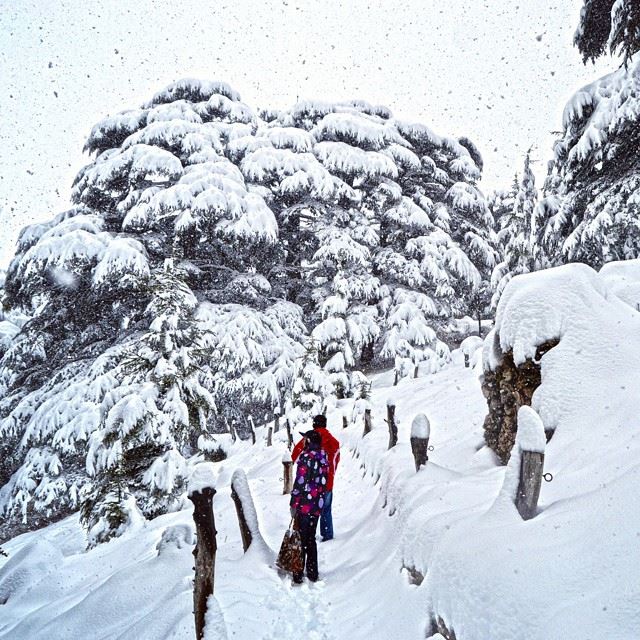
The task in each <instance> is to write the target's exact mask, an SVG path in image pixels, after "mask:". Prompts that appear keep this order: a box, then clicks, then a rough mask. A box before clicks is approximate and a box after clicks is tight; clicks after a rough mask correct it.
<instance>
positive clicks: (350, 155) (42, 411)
mask: <svg viewBox="0 0 640 640" xmlns="http://www.w3.org/2000/svg"><path fill="white" fill-rule="evenodd" d="M85 149H86V151H87V152H89V153H90V154H92V160H91V162H89V164H87V166H86V167H84V168H83V169H82V170H81V171H80V172H79V174H78V176H77V178H76V180H75V182H74V188H73V193H72V198H73V205H74V206H73V207H72V208H71V209H69V210H68V211H65V212H62V213H60V214H59V215H57V216H56V217H55V218H53V219H52V220H51V221H49V222H46V223H43V224H36V225H31V226H30V227H27V228H25V229H24V230H23V231H22V233H21V235H20V238H19V242H18V248H17V253H16V256H15V257H14V259H13V261H12V262H11V265H10V267H9V270H8V273H7V280H6V296H5V297H6V301H7V304H8V308H9V310H10V312H12V311H14V310H16V309H25V310H28V313H29V314H32V315H33V317H32V318H31V319H30V320H29V322H28V323H27V324H25V326H24V327H22V330H21V332H20V333H19V334H17V335H16V336H15V338H14V339H13V340H12V341H11V344H10V346H9V347H8V349H7V351H6V353H5V354H4V356H3V358H2V360H1V361H0V389H2V394H1V395H0V441H1V442H2V443H3V445H2V446H3V447H7V452H8V455H7V457H5V458H3V459H2V460H1V461H0V482H1V485H2V489H1V490H0V509H2V513H3V515H4V516H5V518H8V520H6V521H7V522H10V523H11V524H10V525H9V526H15V524H16V523H17V522H18V521H19V522H22V523H25V522H26V523H27V524H22V525H20V526H25V527H27V526H33V525H37V524H39V523H44V522H46V521H47V520H51V519H53V518H55V517H58V516H60V515H62V514H64V513H67V512H68V511H69V510H72V509H76V508H77V507H78V503H79V500H80V497H79V496H80V495H81V496H82V499H84V498H85V497H86V496H89V497H90V498H88V499H94V498H95V499H100V500H102V498H96V495H97V493H96V492H99V491H103V497H104V496H106V495H107V494H108V491H110V492H111V493H110V494H109V495H111V497H112V496H113V491H112V488H113V487H116V488H117V487H120V490H119V494H118V502H117V506H116V511H115V512H114V513H115V515H114V518H113V522H112V523H111V524H109V517H110V516H109V512H107V511H103V512H101V513H100V514H99V515H98V517H99V518H101V520H100V522H101V523H104V522H107V524H108V527H106V528H101V527H103V524H100V523H99V522H97V521H96V522H94V521H91V522H90V526H92V527H94V532H95V537H96V539H99V538H100V537H101V536H102V533H101V532H102V531H108V532H112V531H113V530H114V525H117V524H118V519H120V520H122V519H123V518H125V516H126V518H127V519H128V520H129V521H130V520H131V519H132V518H135V517H136V514H137V513H138V512H140V513H142V514H143V515H153V514H154V513H156V512H159V511H161V510H163V509H167V508H170V505H171V504H172V503H173V501H174V500H175V498H176V495H177V493H178V492H179V490H180V486H181V479H180V478H181V477H182V476H181V474H182V470H181V467H180V465H181V464H182V462H181V461H180V459H179V458H177V457H176V455H174V453H172V452H178V453H179V454H180V455H181V456H182V457H183V458H185V456H187V455H188V454H189V452H193V451H195V450H197V449H201V450H202V451H203V452H209V451H213V450H214V449H215V443H212V441H211V439H212V438H214V437H215V436H212V434H215V433H219V432H222V431H225V430H227V429H229V428H235V431H236V432H237V433H238V434H239V435H240V436H241V437H248V435H249V423H250V419H251V421H252V422H253V423H255V424H256V425H257V424H261V423H263V422H268V421H270V420H271V419H273V417H274V411H275V409H276V408H277V407H283V406H285V405H286V403H289V402H290V401H291V398H292V396H293V395H294V390H293V383H294V380H295V379H296V377H295V369H296V367H299V366H301V365H300V363H301V362H302V361H303V360H301V359H302V358H303V356H304V354H305V348H304V344H305V341H306V339H307V338H308V336H309V335H312V336H313V338H314V341H315V343H316V347H317V350H318V366H319V367H320V369H321V370H322V371H323V375H324V376H326V379H327V380H329V381H330V382H331V388H328V387H325V386H322V387H321V393H320V394H319V395H320V396H322V395H324V394H331V395H343V394H349V393H352V392H354V391H356V390H357V388H358V385H357V384H356V382H357V381H358V380H359V375H358V374H357V370H358V368H359V367H365V366H367V365H368V364H369V363H370V362H371V361H372V360H373V359H374V358H382V357H384V358H389V359H391V360H397V361H398V366H399V367H402V368H403V370H404V369H405V368H407V367H405V365H406V364H407V363H411V365H413V367H414V370H415V366H416V365H417V364H418V363H419V362H421V361H422V360H425V359H430V360H432V364H434V366H435V363H439V362H442V361H443V359H446V348H445V347H444V344H443V343H442V342H439V340H438V336H437V334H438V331H440V327H442V326H445V325H446V324H447V323H446V318H447V316H449V315H452V314H457V313H459V312H462V313H466V312H467V311H468V309H469V307H470V306H471V305H472V304H473V299H474V298H473V296H474V295H475V294H476V292H477V291H478V290H479V289H480V287H481V286H482V283H483V282H484V281H485V280H486V278H487V274H488V270H489V269H490V267H491V265H492V261H493V249H492V246H491V242H490V230H491V227H492V224H491V215H490V213H489V211H488V209H487V206H486V203H485V200H484V197H483V196H482V194H481V193H480V192H479V191H478V189H477V187H476V182H477V180H478V178H479V176H480V165H481V164H482V160H481V157H480V154H479V153H478V151H477V149H476V148H475V147H474V145H473V144H472V143H471V142H470V141H469V140H468V139H461V140H460V141H458V140H455V139H453V138H448V137H441V136H437V135H436V134H434V133H433V132H432V131H431V130H430V129H429V128H428V127H426V126H424V125H422V124H417V123H407V122H402V121H399V120H396V119H394V118H393V117H392V115H391V113H390V112H389V110H388V109H386V108H385V107H379V106H373V105H370V104H367V103H365V102H361V101H352V102H345V103H321V102H302V103H299V104H297V105H295V106H294V107H292V108H291V109H289V110H285V111H264V112H262V113H261V114H260V115H258V114H256V113H255V112H254V111H253V110H252V109H250V108H249V107H248V106H247V105H246V104H244V103H243V102H242V101H241V100H240V97H239V96H238V94H237V93H236V92H235V91H234V90H233V89H231V88H230V87H229V86H228V85H226V84H224V83H220V82H201V81H196V80H182V81H178V82H175V83H173V84H171V85H170V86H168V87H167V88H166V89H164V90H162V91H160V92H159V93H157V94H156V95H155V96H153V98H152V99H151V100H150V101H149V102H147V103H146V104H144V105H143V106H142V107H141V108H139V109H133V110H129V111H125V112H122V113H118V114H115V115H113V116H109V117H107V118H105V119H104V120H102V121H101V122H99V123H98V124H97V125H96V126H95V127H94V128H93V130H92V131H91V134H90V136H89V138H88V140H87V143H86V146H85ZM168 258H170V259H172V260H173V264H174V268H175V270H176V273H180V280H181V282H182V284H183V286H184V287H185V291H190V292H191V293H192V294H193V296H194V297H195V300H197V302H198V305H197V306H196V307H195V308H193V309H191V308H190V307H189V306H188V305H187V306H186V307H185V309H184V313H185V314H187V315H189V314H192V316H193V317H192V320H190V322H191V321H193V322H195V323H196V325H197V326H198V327H199V329H198V331H200V332H201V333H202V335H201V336H200V337H201V343H202V346H203V348H204V351H205V353H208V357H207V358H205V361H204V362H202V364H201V366H202V369H203V370H204V371H205V372H206V376H207V379H208V380H209V381H210V386H207V389H208V390H209V391H210V393H211V396H212V399H213V402H214V403H215V406H216V410H213V411H209V413H208V416H207V418H206V430H205V431H203V430H202V420H201V419H200V418H199V421H198V422H197V423H196V422H194V421H193V420H192V418H191V414H189V416H190V417H189V427H188V430H189V431H190V435H189V437H188V438H187V441H186V442H187V444H185V441H184V437H183V435H184V434H183V435H182V436H179V435H178V434H177V432H175V431H171V432H168V431H166V430H165V431H163V430H161V429H160V426H159V425H160V424H164V422H163V421H164V420H165V419H164V418H160V417H159V414H157V413H156V410H155V409H154V408H153V407H154V405H155V406H156V408H157V409H158V411H159V412H160V414H162V412H163V409H162V407H159V405H158V403H162V402H164V395H163V394H164V391H163V390H162V389H161V388H160V387H159V386H158V384H157V383H156V382H155V381H154V380H153V379H151V378H152V375H151V373H149V372H147V373H146V374H144V376H143V374H142V373H140V374H139V377H138V378H132V377H131V376H132V374H131V373H130V372H128V371H126V370H125V368H124V367H125V365H124V364H123V359H124V361H128V360H127V356H126V354H127V353H129V352H130V349H134V350H135V349H136V347H135V345H136V344H139V343H140V340H141V339H142V336H146V335H149V332H150V331H151V333H153V332H154V331H155V330H156V329H155V328H152V327H151V324H150V317H149V309H150V308H151V307H150V305H152V304H153V301H154V300H155V296H156V293H154V291H156V290H157V286H156V284H155V283H156V282H157V277H158V274H160V273H162V272H163V265H164V262H165V260H166V259H168ZM181 317H182V316H181ZM185 317H186V316H185ZM154 326H155V325H154ZM194 344H195V343H194ZM198 344H200V341H199V342H198ZM185 348H186V347H185ZM381 354H384V355H381ZM434 354H435V355H434ZM409 368H410V367H409ZM180 375H186V373H185V372H183V373H181V374H180ZM145 376H146V377H145ZM354 381H356V382H354ZM354 385H355V386H354ZM131 394H133V396H135V397H136V398H138V400H136V403H137V405H136V406H138V408H139V409H140V413H139V414H135V415H138V416H139V419H140V421H141V422H140V424H138V422H137V421H136V422H135V424H134V423H133V422H127V420H124V419H123V420H122V421H119V419H117V418H116V417H115V414H114V417H113V418H112V419H111V418H109V419H108V420H107V418H108V411H109V410H111V409H112V408H113V407H115V406H116V405H115V404H113V405H112V404H110V403H113V402H114V399H117V400H115V402H117V401H119V400H121V399H122V400H123V401H124V398H126V397H128V395H131ZM180 397H181V400H182V401H183V402H186V400H185V396H184V395H182V396H180ZM328 401H329V402H330V398H324V403H323V404H325V405H326V403H327V402H328ZM132 402H133V399H132ZM186 404H187V405H188V402H186ZM158 407H159V408H158ZM132 415H134V414H132ZM163 415H164V414H163ZM156 420H159V421H160V422H156ZM176 428H177V427H176ZM148 429H150V430H151V431H153V433H154V434H155V435H156V436H157V438H158V440H157V446H158V447H159V448H158V449H156V450H153V451H151V452H149V451H147V450H146V449H145V448H144V447H146V446H147V444H149V443H148V442H146V440H145V444H144V447H143V449H141V450H140V453H141V455H142V454H143V458H144V460H145V461H149V460H152V458H153V460H156V459H158V458H163V456H165V455H170V458H169V459H167V460H165V463H164V464H165V466H166V467H167V468H169V467H170V466H171V465H174V466H173V467H171V468H172V469H173V470H174V472H172V473H174V475H173V476H172V477H173V478H174V480H175V482H174V484H170V483H168V482H167V483H164V484H162V487H164V488H163V489H162V492H163V495H159V496H155V495H153V496H152V495H151V494H150V497H149V502H148V503H145V502H144V501H140V500H139V496H140V492H141V491H142V489H141V487H142V486H143V485H144V482H145V477H146V476H145V473H144V472H142V471H141V470H142V467H140V468H138V467H137V466H136V468H135V469H133V468H132V467H129V466H127V465H128V464H129V462H128V459H127V456H130V458H129V459H131V460H134V459H136V456H137V446H138V445H137V444H136V443H137V442H138V440H137V438H142V439H145V438H146V435H145V434H146V433H147V432H148V431H147V430H148ZM194 429H195V432H194V431H193V430H194ZM125 432H126V434H130V435H131V438H130V441H127V443H126V444H125V445H124V448H123V449H122V451H120V450H119V449H118V450H117V451H116V449H117V447H116V449H113V455H111V453H109V455H111V458H109V455H107V453H104V452H111V448H110V447H111V445H112V444H113V443H114V442H116V440H117V438H116V436H117V435H118V434H120V435H123V436H124V435H125ZM96 443H97V444H96ZM174 443H175V444H174ZM198 443H200V445H201V446H199V445H198ZM140 446H141V447H142V446H143V445H142V444H141V445H140ZM128 447H130V448H131V449H128ZM184 447H187V448H186V449H185V448H184ZM128 451H129V453H127V452H128ZM100 452H103V453H104V455H103V453H100ZM116 454H117V455H116ZM96 456H97V457H96ZM105 456H106V457H105ZM118 456H122V458H118ZM153 456H155V458H154V457H153ZM103 458H104V460H103ZM87 463H88V464H89V468H90V470H91V472H92V474H89V473H88V472H87V468H86V465H87ZM135 464H136V465H137V464H138V463H137V462H136V463H135ZM145 464H146V462H145ZM92 465H93V466H92ZM101 465H102V466H101ZM106 469H111V470H112V474H113V478H112V479H111V480H109V481H108V482H107V481H106V480H105V482H106V484H105V485H104V487H107V486H108V487H111V488H110V489H109V490H108V491H107V489H106V488H101V487H100V486H98V485H96V484H95V482H96V479H97V478H98V477H99V476H100V474H102V473H103V472H105V474H106V471H105V470H106ZM139 471H140V473H139ZM119 473H124V476H123V477H122V478H120V477H119V475H118V474H119ZM106 475H108V474H106ZM165 478H166V477H165ZM107 480H108V479H107ZM109 483H111V484H109ZM114 483H115V484H114ZM140 483H142V484H140ZM144 486H150V484H149V483H147V485H144ZM158 486H160V485H158ZM122 487H125V488H126V490H125V491H123V490H122ZM127 492H128V493H127ZM91 496H93V497H94V498H91ZM109 500H111V498H109ZM109 504H113V501H111V502H109ZM109 508H111V507H109ZM96 511H99V509H97V510H96ZM103 516H104V517H103ZM107 516H109V517H107ZM115 530H117V527H115ZM105 535H110V533H108V534H105Z"/></svg>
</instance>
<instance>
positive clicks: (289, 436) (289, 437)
mask: <svg viewBox="0 0 640 640" xmlns="http://www.w3.org/2000/svg"><path fill="white" fill-rule="evenodd" d="M285 426H286V427H287V440H288V444H289V451H291V449H292V447H293V434H292V433H291V423H290V422H289V421H288V420H287V421H286V422H285Z"/></svg>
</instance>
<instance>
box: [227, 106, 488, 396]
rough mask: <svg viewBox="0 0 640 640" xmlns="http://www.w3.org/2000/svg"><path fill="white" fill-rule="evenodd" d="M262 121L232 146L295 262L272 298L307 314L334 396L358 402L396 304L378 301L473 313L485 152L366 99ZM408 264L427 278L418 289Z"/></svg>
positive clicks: (482, 234)
mask: <svg viewBox="0 0 640 640" xmlns="http://www.w3.org/2000/svg"><path fill="white" fill-rule="evenodd" d="M262 119H263V121H264V122H263V123H261V124H260V125H259V127H258V130H257V132H256V134H255V136H247V137H245V138H243V139H239V140H237V141H234V142H232V143H231V144H230V145H229V154H230V155H229V157H230V158H231V159H232V160H234V161H236V162H238V163H239V165H240V167H241V169H242V171H243V174H244V176H245V179H246V180H247V181H248V182H249V183H252V184H255V185H258V186H260V187H261V188H262V189H263V191H261V193H264V194H265V200H266V201H267V202H268V203H269V205H270V206H271V208H272V210H273V211H274V213H275V216H276V219H277V220H278V225H279V230H280V242H281V246H282V247H283V248H284V250H285V252H286V255H285V259H284V262H283V263H281V264H280V265H278V266H277V267H274V268H273V269H272V270H271V283H272V286H273V288H274V291H276V290H278V291H280V290H282V291H283V295H284V296H285V297H286V298H287V299H288V300H291V301H293V302H296V303H297V304H299V305H300V306H301V307H302V308H303V310H304V313H305V321H306V322H307V325H308V326H310V328H312V329H313V331H314V337H315V338H316V340H317V342H318V346H319V358H320V363H321V364H322V366H323V367H325V369H326V370H327V372H328V373H329V374H331V375H332V378H333V379H334V382H335V391H336V394H337V395H342V394H343V393H349V392H350V388H351V386H352V385H351V383H350V381H349V380H350V376H351V374H352V370H353V368H354V367H356V368H357V367H359V366H366V365H368V364H369V363H370V362H371V360H372V359H373V358H374V357H375V356H376V355H377V356H380V355H381V353H382V351H383V348H384V346H383V345H384V343H385V339H384V337H383V335H382V333H384V330H383V331H382V333H381V331H380V327H381V326H382V327H384V326H385V325H386V324H387V323H386V320H387V312H388V311H389V310H390V308H391V306H393V305H391V304H388V303H387V304H383V305H381V304H380V303H381V302H382V301H383V300H387V301H393V295H394V291H395V289H396V287H397V286H401V287H403V288H407V289H409V291H411V290H412V289H413V288H417V289H418V291H419V293H421V294H424V295H426V296H427V297H429V298H432V299H434V300H436V299H437V300H438V301H440V302H441V304H440V307H439V309H437V311H436V314H435V317H436V318H437V317H438V314H441V315H442V316H443V317H444V316H446V315H447V314H448V313H449V312H451V311H452V308H453V306H455V307H456V311H457V308H458V307H464V306H465V305H467V304H469V301H470V299H471V295H470V293H471V292H472V291H474V290H475V289H476V288H477V286H478V285H479V283H480V281H481V280H482V276H483V273H482V272H480V270H479V268H478V267H476V266H475V263H474V261H475V262H477V263H478V265H479V266H483V267H484V268H485V272H484V275H485V277H486V278H487V279H488V275H489V272H488V271H487V270H486V269H487V268H488V267H486V264H487V263H488V264H491V265H492V260H493V252H492V247H491V246H490V242H489V241H488V239H489V234H490V229H491V216H490V215H488V212H487V208H486V204H485V202H484V198H483V196H482V194H481V193H480V192H479V191H478V190H477V189H476V188H475V182H476V180H477V179H478V177H479V175H480V170H479V167H478V164H481V158H480V154H479V153H478V151H477V149H476V148H475V146H474V145H473V144H472V143H471V142H470V141H469V140H467V139H463V140H462V142H458V141H457V140H454V139H451V138H443V137H439V136H437V135H436V134H434V133H433V132H431V131H430V130H429V129H428V127H426V126H424V125H421V124H417V123H405V122H401V121H398V120H396V119H394V118H392V116H391V113H390V112H389V110H388V109H386V108H385V107H379V106H373V105H370V104H368V103H365V102H361V101H352V102H347V103H323V102H301V103H299V104H297V105H295V106H294V107H293V108H291V109H289V110H286V111H264V112H263V113H262ZM410 241H413V242H412V243H411V244H409V243H410ZM467 253H468V254H470V257H467ZM409 263H410V264H409ZM407 265H409V266H408V268H409V270H410V271H411V273H412V274H418V273H419V272H421V271H422V275H421V276H419V277H410V278H409V280H410V282H409V283H407V282H406V280H407V278H406V277H405V276H404V275H402V274H403V271H404V270H405V267H407ZM392 267H393V268H392ZM395 274H398V277H399V278H400V279H399V280H398V279H397V278H396V275H395ZM387 275H388V276H389V277H387ZM276 276H278V277H276ZM382 277H384V278H385V279H387V280H388V282H387V283H386V285H387V286H386V288H381V286H380V285H381V278H382ZM464 294H469V295H466V297H465V295H464ZM400 295H402V294H400ZM433 308H434V309H436V303H435V302H434V305H433ZM381 313H383V317H380V314H381ZM425 322H426V323H427V324H428V322H427V321H426V320H425ZM429 322H430V321H429ZM396 326H397V325H396V324H395V323H392V324H390V325H389V326H388V330H392V328H393V327H396ZM394 330H395V329H394ZM420 333H421V334H424V331H422V332H420ZM418 340H419V343H420V344H419V345H417V346H419V347H420V348H422V347H423V346H424V344H423V343H424V338H423V337H422V335H421V336H420V337H418ZM384 353H385V356H383V357H388V356H387V355H386V354H387V351H384Z"/></svg>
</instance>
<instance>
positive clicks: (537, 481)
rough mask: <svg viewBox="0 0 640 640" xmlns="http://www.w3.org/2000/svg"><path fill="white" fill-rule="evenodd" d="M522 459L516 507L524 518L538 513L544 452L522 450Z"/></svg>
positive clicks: (527, 518)
mask: <svg viewBox="0 0 640 640" xmlns="http://www.w3.org/2000/svg"><path fill="white" fill-rule="evenodd" d="M521 456H522V457H521V460H520V482H519V484H518V493H517V494H516V508H517V509H518V513H520V515H521V516H522V519H523V520H530V519H531V518H533V516H535V515H536V511H537V509H538V498H539V497H540V487H541V486H542V471H543V469H544V453H538V452H534V451H522V453H521Z"/></svg>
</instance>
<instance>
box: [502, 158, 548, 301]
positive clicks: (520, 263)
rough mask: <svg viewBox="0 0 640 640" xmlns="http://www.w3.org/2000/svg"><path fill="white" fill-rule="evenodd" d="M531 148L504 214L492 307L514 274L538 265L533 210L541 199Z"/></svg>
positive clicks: (533, 268) (524, 271) (527, 271)
mask: <svg viewBox="0 0 640 640" xmlns="http://www.w3.org/2000/svg"><path fill="white" fill-rule="evenodd" d="M530 153H531V152H530V151H528V152H527V155H526V156H525V159H524V170H523V172H522V180H521V182H520V185H519V189H518V191H517V193H516V195H515V198H514V202H513V208H512V210H511V215H510V216H508V217H507V216H503V218H502V229H501V230H500V240H501V242H503V243H504V254H503V256H502V261H501V262H500V263H499V264H498V265H496V267H495V268H494V270H493V274H492V276H491V285H492V290H493V297H492V300H491V306H492V308H494V309H495V308H496V307H497V306H498V301H499V300H500V296H501V295H502V292H503V291H504V288H505V287H506V286H507V283H508V282H509V280H511V278H513V276H517V275H519V274H522V273H529V272H531V271H534V270H535V268H536V253H537V252H536V250H535V243H534V233H533V224H534V211H535V208H536V203H537V199H538V190H537V189H536V181H535V177H534V175H533V172H532V170H531V156H530Z"/></svg>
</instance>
